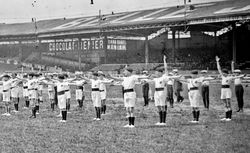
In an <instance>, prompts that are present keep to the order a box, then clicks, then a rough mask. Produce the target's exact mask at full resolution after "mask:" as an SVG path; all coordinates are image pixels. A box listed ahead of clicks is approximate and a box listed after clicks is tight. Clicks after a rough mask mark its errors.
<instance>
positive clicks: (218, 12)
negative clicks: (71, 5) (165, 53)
mask: <svg viewBox="0 0 250 153" xmlns="http://www.w3.org/2000/svg"><path fill="white" fill-rule="evenodd" d="M101 18H102V20H99V19H100V17H99V16H89V17H81V18H74V19H52V20H42V21H38V22H37V23H36V25H37V29H36V28H35V27H36V26H35V23H32V22H30V23H16V24H0V36H2V37H3V36H20V35H25V36H26V35H35V34H38V36H39V37H51V36H60V35H70V34H86V33H98V32H100V30H101V31H106V32H111V31H120V30H136V29H143V30H144V32H146V33H147V30H145V29H150V28H151V29H152V28H155V29H157V28H158V29H159V28H162V27H173V26H180V25H186V24H187V25H199V24H209V23H220V22H225V21H238V20H248V19H250V1H249V0H227V1H219V2H209V3H203V4H194V5H192V6H191V5H187V6H186V7H185V6H175V7H163V8H157V9H151V10H142V11H133V12H123V13H115V14H106V15H103V16H102V17H101Z"/></svg>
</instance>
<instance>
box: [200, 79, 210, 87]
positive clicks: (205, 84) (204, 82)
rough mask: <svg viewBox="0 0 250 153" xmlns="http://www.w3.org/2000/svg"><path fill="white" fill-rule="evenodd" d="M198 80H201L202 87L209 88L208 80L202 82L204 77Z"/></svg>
mask: <svg viewBox="0 0 250 153" xmlns="http://www.w3.org/2000/svg"><path fill="white" fill-rule="evenodd" d="M200 78H203V80H202V82H201V84H202V85H204V86H209V81H208V80H204V79H205V77H200Z"/></svg>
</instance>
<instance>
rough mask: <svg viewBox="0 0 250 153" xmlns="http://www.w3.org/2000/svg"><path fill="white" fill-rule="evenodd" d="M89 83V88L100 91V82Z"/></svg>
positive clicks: (92, 81)
mask: <svg viewBox="0 0 250 153" xmlns="http://www.w3.org/2000/svg"><path fill="white" fill-rule="evenodd" d="M90 81H91V88H92V89H99V90H100V84H101V81H100V80H98V79H97V80H94V79H90Z"/></svg>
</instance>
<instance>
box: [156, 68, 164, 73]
mask: <svg viewBox="0 0 250 153" xmlns="http://www.w3.org/2000/svg"><path fill="white" fill-rule="evenodd" d="M156 71H158V72H161V73H162V72H163V71H164V68H157V69H156Z"/></svg>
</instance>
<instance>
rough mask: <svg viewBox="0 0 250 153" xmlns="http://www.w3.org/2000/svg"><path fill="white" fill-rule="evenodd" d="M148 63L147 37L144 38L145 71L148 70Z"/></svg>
mask: <svg viewBox="0 0 250 153" xmlns="http://www.w3.org/2000/svg"><path fill="white" fill-rule="evenodd" d="M148 62H149V42H148V36H145V65H146V69H148Z"/></svg>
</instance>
